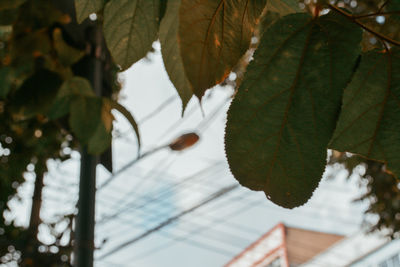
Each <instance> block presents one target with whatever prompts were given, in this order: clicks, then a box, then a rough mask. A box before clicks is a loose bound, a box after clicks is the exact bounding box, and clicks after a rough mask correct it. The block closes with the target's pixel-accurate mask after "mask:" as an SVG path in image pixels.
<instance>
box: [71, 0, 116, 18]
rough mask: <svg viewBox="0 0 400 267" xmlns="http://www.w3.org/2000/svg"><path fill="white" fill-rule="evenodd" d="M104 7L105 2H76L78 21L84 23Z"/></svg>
mask: <svg viewBox="0 0 400 267" xmlns="http://www.w3.org/2000/svg"><path fill="white" fill-rule="evenodd" d="M117 2H118V1H117ZM103 5H104V0H75V10H76V20H77V21H78V23H82V22H83V21H84V20H85V19H86V18H87V17H88V16H89V15H90V14H92V13H96V12H97V11H99V10H100V9H102V8H103Z"/></svg>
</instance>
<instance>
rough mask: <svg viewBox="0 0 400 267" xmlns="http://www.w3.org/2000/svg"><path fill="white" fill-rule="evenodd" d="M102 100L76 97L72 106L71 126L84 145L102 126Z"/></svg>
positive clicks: (90, 97)
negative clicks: (100, 125)
mask: <svg viewBox="0 0 400 267" xmlns="http://www.w3.org/2000/svg"><path fill="white" fill-rule="evenodd" d="M101 109H102V101H101V98H98V97H92V96H76V97H74V99H73V101H72V102H71V105H70V117H69V124H70V126H71V129H72V131H73V132H74V133H75V135H76V136H77V137H78V140H79V141H80V142H81V143H82V144H87V143H88V142H89V140H90V138H91V137H92V136H93V135H94V134H95V132H96V130H97V127H98V126H99V124H101Z"/></svg>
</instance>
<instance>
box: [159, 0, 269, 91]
mask: <svg viewBox="0 0 400 267" xmlns="http://www.w3.org/2000/svg"><path fill="white" fill-rule="evenodd" d="M265 4H266V0H247V1H237V0H181V5H180V10H179V29H178V38H173V37H172V36H171V38H173V40H174V41H175V40H178V42H179V46H180V47H179V48H180V49H179V50H180V56H181V57H182V62H183V66H184V69H185V74H186V76H187V79H188V81H189V82H190V84H191V85H192V90H193V92H194V94H195V95H196V96H197V97H199V98H201V97H202V96H203V95H204V92H205V91H206V90H207V89H208V88H211V87H213V86H214V85H216V84H218V83H220V82H222V81H223V80H224V79H225V78H226V77H227V75H228V74H229V73H230V72H231V70H232V68H233V67H234V66H235V65H236V64H237V62H238V61H239V59H240V58H241V57H242V56H243V55H244V54H245V52H246V51H247V50H248V48H249V45H250V41H251V37H252V34H253V31H254V29H255V26H256V24H257V23H258V21H259V17H260V15H261V13H262V11H263V10H264V8H265ZM172 57H173V56H172ZM167 64H169V63H168V62H166V65H167Z"/></svg>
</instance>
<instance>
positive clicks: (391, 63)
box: [330, 48, 400, 177]
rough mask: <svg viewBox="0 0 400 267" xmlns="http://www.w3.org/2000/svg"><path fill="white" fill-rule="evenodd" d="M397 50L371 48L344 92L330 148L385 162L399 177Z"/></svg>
mask: <svg viewBox="0 0 400 267" xmlns="http://www.w3.org/2000/svg"><path fill="white" fill-rule="evenodd" d="M399 133H400V49H399V48H393V49H392V50H391V52H387V53H383V52H379V51H371V52H369V53H366V54H364V55H363V57H362V60H361V63H360V66H359V68H358V70H357V72H356V74H355V76H354V78H353V80H352V82H351V83H350V84H349V86H348V87H347V88H346V90H345V91H344V97H343V107H342V111H341V115H340V117H339V121H338V124H337V128H336V130H335V133H334V135H333V138H332V141H331V143H330V147H331V148H334V149H336V150H339V151H347V152H352V153H357V154H360V155H363V156H365V157H367V158H370V159H375V160H379V161H383V162H385V163H387V167H388V169H389V170H391V171H392V172H393V173H394V174H395V175H396V176H397V177H399V176H400V153H399V151H400V135H399Z"/></svg>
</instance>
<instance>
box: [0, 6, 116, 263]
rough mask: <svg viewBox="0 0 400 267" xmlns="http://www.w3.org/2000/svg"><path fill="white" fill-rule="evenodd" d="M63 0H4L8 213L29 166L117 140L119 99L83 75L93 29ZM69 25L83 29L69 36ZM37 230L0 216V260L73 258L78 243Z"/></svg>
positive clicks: (0, 106)
mask: <svg viewBox="0 0 400 267" xmlns="http://www.w3.org/2000/svg"><path fill="white" fill-rule="evenodd" d="M61 5H62V3H61V1H50V0H39V1H36V0H35V1H1V3H0V13H1V14H0V25H1V26H0V80H1V81H0V134H1V135H0V211H1V212H0V213H1V214H4V212H5V211H6V210H7V209H8V207H7V202H8V201H9V200H10V199H11V198H14V199H15V198H18V195H17V194H16V192H17V188H18V187H19V185H20V184H22V183H23V182H24V174H25V173H26V172H27V171H28V170H29V171H31V172H32V171H33V172H34V173H35V174H36V179H43V173H45V172H46V171H47V170H46V161H47V160H48V159H51V158H52V159H57V160H61V161H64V160H67V159H68V158H69V154H70V151H71V149H78V144H81V145H87V146H88V149H89V150H90V151H91V152H92V153H96V154H99V153H102V152H103V151H105V150H106V149H107V148H108V147H109V146H110V143H111V127H112V120H113V117H112V115H111V107H112V105H113V104H112V103H113V100H112V98H102V97H100V96H96V94H95V93H94V91H93V89H92V88H91V85H90V82H89V81H88V80H87V79H85V78H83V77H86V76H85V71H86V69H87V67H88V64H90V60H89V55H88V54H89V53H90V52H91V51H89V50H90V49H89V48H88V45H89V44H88V43H87V41H86V40H85V36H84V34H83V33H84V32H83V30H84V29H90V28H89V26H88V25H87V26H82V27H80V26H78V24H77V23H76V22H75V23H74V18H73V17H71V15H70V14H69V13H68V12H66V11H65V10H62V9H60V6H61ZM4 14H6V15H4ZM86 24H88V23H86ZM69 28H72V29H74V34H76V35H73V36H70V35H69V34H68V32H67V30H68V29H69ZM75 29H78V30H80V31H75ZM79 33H81V36H80V35H79ZM87 51H89V52H87ZM88 62H89V63H88ZM106 63H109V62H106ZM104 68H107V73H108V76H110V77H105V78H104V83H106V85H107V87H108V88H109V90H110V91H111V93H110V94H109V95H112V93H115V94H117V93H118V90H119V86H118V84H117V83H116V78H117V77H116V73H117V71H116V69H117V67H116V66H115V65H110V64H109V65H106V64H104ZM113 69H115V70H113ZM82 76H83V77H82ZM107 78H108V80H107ZM78 139H79V140H78ZM89 139H90V140H89ZM78 141H79V142H78ZM38 170H41V171H38ZM35 190H36V189H35ZM38 190H42V189H41V188H39V189H38ZM61 220H65V218H62V219H61ZM50 226H51V225H49V227H50ZM50 228H51V227H50ZM32 232H35V233H36V231H32V229H30V228H28V229H26V228H22V227H17V226H15V225H13V224H12V222H10V221H9V220H6V218H4V217H3V216H1V219H0V254H1V255H4V256H3V257H2V258H1V262H7V261H18V262H19V264H20V265H21V266H53V265H52V264H53V263H57V262H60V263H62V264H61V265H57V266H67V265H68V257H69V255H70V251H71V244H67V245H59V244H58V243H59V240H60V238H61V236H63V234H62V233H57V234H56V232H54V233H55V234H54V237H55V241H54V244H50V245H44V244H41V243H40V242H39V241H37V237H36V236H32ZM52 246H56V247H57V249H56V250H57V251H55V250H54V249H50V248H52ZM47 248H49V249H47ZM65 257H67V258H65Z"/></svg>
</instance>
